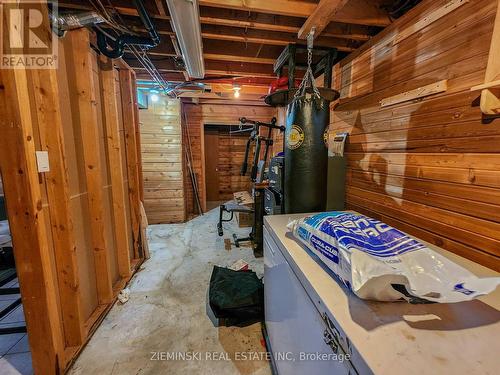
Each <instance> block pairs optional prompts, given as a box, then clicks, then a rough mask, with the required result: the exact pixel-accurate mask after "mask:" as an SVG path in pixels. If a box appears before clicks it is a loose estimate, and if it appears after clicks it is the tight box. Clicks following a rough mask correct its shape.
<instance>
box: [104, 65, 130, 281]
mask: <svg viewBox="0 0 500 375" xmlns="http://www.w3.org/2000/svg"><path fill="white" fill-rule="evenodd" d="M100 66H101V70H100V71H101V81H102V99H103V105H102V107H103V110H104V119H105V121H104V122H105V134H106V142H107V145H108V147H107V149H108V163H109V172H110V175H111V194H112V200H113V217H114V224H115V228H114V235H115V242H116V246H117V258H118V272H119V274H120V277H122V278H128V277H129V276H130V273H131V272H130V255H129V239H128V231H127V225H128V222H127V216H126V214H125V207H126V206H125V199H126V198H125V189H124V188H123V180H124V178H123V172H122V154H121V152H120V124H119V117H118V105H117V102H116V92H115V75H114V67H113V61H112V60H111V59H101V65H100Z"/></svg>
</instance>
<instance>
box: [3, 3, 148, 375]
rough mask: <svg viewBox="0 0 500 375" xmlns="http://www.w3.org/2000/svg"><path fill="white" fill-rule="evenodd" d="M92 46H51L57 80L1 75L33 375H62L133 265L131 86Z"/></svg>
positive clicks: (125, 72)
mask: <svg viewBox="0 0 500 375" xmlns="http://www.w3.org/2000/svg"><path fill="white" fill-rule="evenodd" d="M41 6H43V4H41ZM41 9H42V10H44V11H45V12H46V7H45V8H43V7H42V8H41ZM45 22H46V25H45V27H47V30H48V17H47V18H46V19H45ZM47 35H49V32H47ZM90 39H91V38H90V35H89V31H88V30H87V29H80V30H75V31H70V32H68V33H67V35H66V37H65V38H63V39H59V40H57V39H56V41H57V42H58V43H59V59H58V60H59V68H58V69H57V70H50V69H47V70H24V69H16V70H1V71H0V132H1V134H2V136H1V137H0V173H1V175H2V178H3V181H2V182H3V188H4V190H5V198H6V203H7V207H8V210H7V211H8V215H9V222H10V228H11V232H12V237H13V247H14V256H15V259H16V265H17V272H18V277H19V284H20V288H21V295H22V299H23V307H24V312H25V316H26V323H27V328H28V332H29V341H30V348H31V351H32V359H33V367H34V370H35V372H36V373H40V374H46V373H47V374H49V373H50V374H52V373H54V374H55V373H62V372H64V370H65V369H66V367H67V365H68V363H70V361H71V359H72V358H73V357H74V356H75V354H76V353H78V351H79V350H80V349H81V347H82V345H83V344H84V343H85V342H86V340H87V339H88V337H89V335H90V334H91V333H92V331H93V330H94V329H95V328H96V322H98V321H99V320H100V319H101V317H102V316H103V313H105V312H106V310H107V309H109V308H110V307H111V305H112V302H113V301H114V299H115V298H116V296H117V294H118V292H119V291H120V290H121V289H122V288H123V287H124V285H125V284H126V283H127V282H128V280H129V277H130V276H131V273H132V272H134V271H135V269H136V268H137V267H138V265H139V264H140V262H141V260H142V258H141V255H140V249H139V241H140V240H141V237H140V229H141V228H140V227H139V225H140V219H141V217H140V216H139V215H140V211H139V207H140V197H141V191H140V189H141V186H142V182H141V178H142V173H141V171H140V165H139V163H140V162H138V158H137V154H138V144H139V142H138V140H137V139H136V137H137V135H138V121H137V116H136V113H137V111H136V108H134V106H136V98H135V86H134V85H135V76H134V74H133V72H131V70H130V68H129V67H128V66H127V65H126V64H124V63H123V62H121V61H119V60H115V61H114V62H113V63H111V62H110V61H109V60H107V59H105V58H99V56H97V54H96V52H95V51H94V50H93V49H91V46H90V43H91V42H90ZM47 42H48V43H50V41H47ZM122 98H123V100H122ZM35 150H37V151H38V150H45V151H48V155H49V162H50V171H49V172H46V173H38V171H37V164H36V157H35ZM139 160H140V159H139ZM129 192H131V194H130V195H129ZM133 236H134V237H133Z"/></svg>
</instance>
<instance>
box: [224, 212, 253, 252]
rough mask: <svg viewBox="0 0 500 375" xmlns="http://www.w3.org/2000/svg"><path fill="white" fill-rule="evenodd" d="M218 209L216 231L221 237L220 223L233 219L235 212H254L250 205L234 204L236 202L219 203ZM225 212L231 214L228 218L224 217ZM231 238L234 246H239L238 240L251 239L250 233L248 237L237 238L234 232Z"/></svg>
mask: <svg viewBox="0 0 500 375" xmlns="http://www.w3.org/2000/svg"><path fill="white" fill-rule="evenodd" d="M219 209H220V210H219V222H218V223H217V231H218V232H219V236H221V237H222V236H223V235H224V229H223V228H222V223H223V222H225V221H231V220H233V217H234V213H235V212H243V213H253V212H254V210H253V209H251V208H250V207H247V206H243V205H240V204H236V203H226V204H221V205H220V207H219ZM225 212H227V213H229V214H231V216H230V217H229V219H225V218H224V213H225ZM233 239H234V245H235V246H236V247H240V242H246V241H251V240H252V234H250V236H249V237H243V238H238V237H237V236H236V234H235V233H233Z"/></svg>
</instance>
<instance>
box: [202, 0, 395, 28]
mask: <svg viewBox="0 0 500 375" xmlns="http://www.w3.org/2000/svg"><path fill="white" fill-rule="evenodd" d="M330 1H333V0H330ZM199 4H200V12H201V15H202V16H205V14H204V13H205V11H204V9H205V8H209V7H211V8H218V9H234V10H239V11H246V12H257V13H265V14H272V15H275V16H287V17H297V18H308V17H309V16H310V15H311V14H313V12H314V10H315V9H316V7H317V5H316V4H314V3H306V2H300V1H294V0H200V1H199ZM217 11H218V10H215V11H214V12H217ZM251 16H253V13H252V14H251ZM220 18H226V17H224V16H221V17H220ZM335 21H336V22H342V23H350V24H357V25H368V26H381V27H385V26H388V25H390V24H391V20H390V19H389V17H388V15H387V13H386V12H384V11H383V10H382V9H380V8H379V2H377V1H372V0H349V2H348V3H347V4H346V5H345V6H344V8H343V9H341V10H340V11H339V12H338V13H337V14H336V16H335ZM303 22H304V20H302V23H303ZM277 23H278V24H279V22H277ZM299 27H300V26H299Z"/></svg>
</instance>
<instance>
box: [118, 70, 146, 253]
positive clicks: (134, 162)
mask: <svg viewBox="0 0 500 375" xmlns="http://www.w3.org/2000/svg"><path fill="white" fill-rule="evenodd" d="M132 80H133V76H132V73H131V71H130V70H128V69H120V88H121V93H122V111H123V123H124V128H125V151H126V155H127V170H128V184H129V191H128V193H129V200H130V208H131V211H132V212H131V221H132V234H133V239H134V258H135V259H138V258H140V254H139V241H140V223H141V213H140V206H139V202H140V193H139V189H140V182H139V167H138V165H139V162H138V156H137V142H136V120H135V117H136V111H135V109H134V103H135V100H134V97H135V93H134V92H133V84H132Z"/></svg>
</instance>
